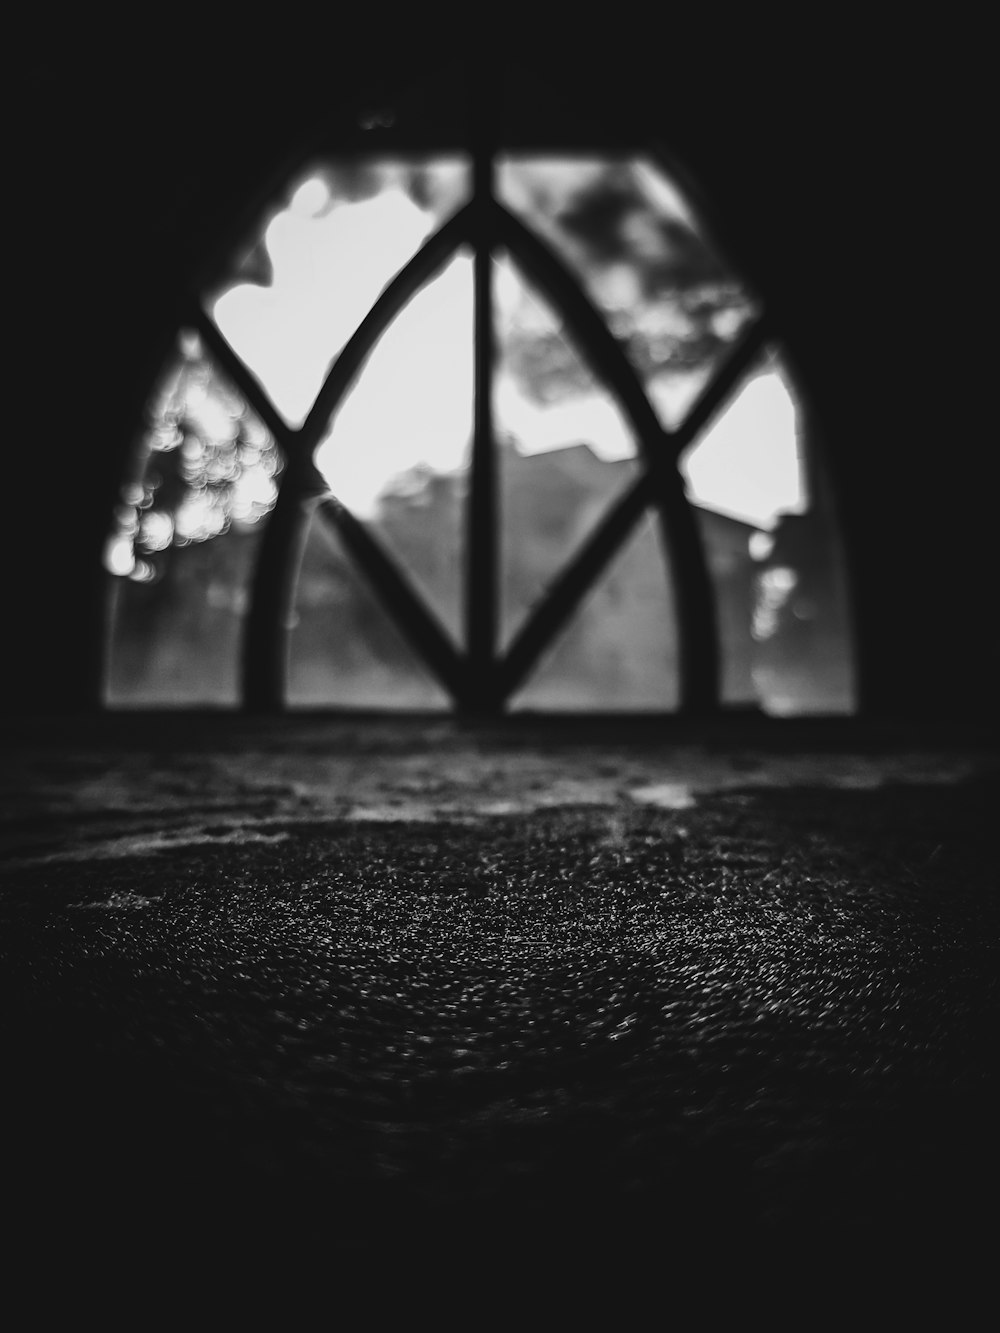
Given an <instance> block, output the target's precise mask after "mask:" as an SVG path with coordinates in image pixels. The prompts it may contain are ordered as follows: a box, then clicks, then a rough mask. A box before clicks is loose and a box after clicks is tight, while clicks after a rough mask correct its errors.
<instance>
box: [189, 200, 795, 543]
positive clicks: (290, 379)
mask: <svg viewBox="0 0 1000 1333" xmlns="http://www.w3.org/2000/svg"><path fill="white" fill-rule="evenodd" d="M314 186H315V187H316V188H313V187H314ZM324 190H325V187H323V186H321V185H320V183H319V182H310V181H307V182H305V183H304V184H303V185H302V186H301V187H300V188H299V190H298V191H297V192H296V194H295V196H294V199H293V201H292V207H290V208H289V209H287V210H285V211H284V212H282V213H279V214H278V215H277V216H276V217H275V218H274V219H273V220H272V222H271V223H270V225H269V226H268V228H267V231H266V234H265V243H266V246H267V250H268V253H269V255H270V258H271V263H272V266H273V272H274V279H273V283H272V285H271V286H270V287H267V288H263V287H258V286H254V285H251V284H243V285H241V286H238V287H235V288H233V289H232V290H230V291H229V292H227V293H226V294H225V295H223V296H222V297H220V298H219V299H218V301H217V302H216V303H215V306H214V311H213V313H214V318H215V320H216V322H217V324H218V325H219V328H220V329H221V331H222V333H223V334H224V336H225V337H226V339H227V340H228V341H229V342H230V344H231V345H232V346H233V348H234V349H235V350H236V352H237V353H238V354H239V355H240V356H241V357H242V358H243V360H244V361H245V362H246V363H247V365H248V366H249V367H250V368H251V369H252V370H253V371H254V373H255V374H256V375H257V376H258V377H259V378H260V380H261V382H262V383H263V385H264V387H265V388H266V389H267V391H268V393H269V394H270V395H271V397H272V399H273V401H274V403H275V406H276V407H277V408H278V409H279V411H280V412H281V413H282V414H283V415H284V416H285V418H286V420H288V421H289V423H290V424H292V425H300V424H301V422H302V421H303V420H304V419H305V417H306V414H307V413H308V411H309V408H310V407H311V405H312V403H313V401H314V399H315V396H316V393H317V392H318V390H319V388H320V386H321V384H322V382H323V379H324V377H325V375H326V372H327V370H328V368H329V366H330V364H331V362H332V361H333V359H334V358H335V356H336V355H337V353H338V352H339V351H340V349H341V348H342V347H343V345H344V344H345V343H346V341H347V340H348V338H349V337H350V336H351V334H352V333H353V332H354V330H355V329H356V328H357V326H358V324H359V323H360V322H361V320H362V319H363V318H364V316H365V315H366V314H367V313H368V310H369V309H370V308H371V306H372V304H373V302H374V301H375V300H376V299H377V297H378V295H379V293H380V292H381V291H382V289H383V288H384V287H385V286H386V284H387V283H388V282H389V281H390V280H391V278H392V277H393V276H394V275H395V273H396V272H398V270H399V269H400V268H402V267H403V265H404V264H405V263H406V262H407V261H408V260H409V259H410V258H411V256H412V255H413V254H415V253H416V251H417V250H418V249H419V248H420V245H421V244H422V243H423V241H424V240H425V238H426V237H427V235H428V234H429V233H430V232H431V231H432V230H433V229H434V227H435V226H436V220H435V218H434V216H433V215H432V214H431V213H430V212H425V211H424V210H422V209H420V208H419V207H418V206H417V205H416V204H415V203H414V202H413V201H412V200H411V199H410V198H409V197H408V196H407V195H406V194H404V192H403V191H402V190H401V189H399V188H398V187H391V188H389V189H386V190H383V191H382V192H380V193H379V194H377V195H375V196H374V197H373V198H370V199H367V200H364V201H362V202H359V203H341V204H337V205H335V206H334V207H332V208H329V209H328V210H327V211H325V212H324V211H322V210H323V208H324V206H325V205H326V203H327V196H326V194H324ZM515 289H516V285H515V284H514V283H513V281H512V277H511V275H509V274H507V273H505V271H504V268H503V265H500V266H499V268H498V274H497V283H496V291H497V300H498V303H500V304H504V303H506V302H508V301H511V300H513V299H514V296H515ZM472 310H473V302H472V260H471V257H469V256H468V255H467V254H465V253H459V254H457V255H456V256H455V258H454V259H453V260H452V261H451V263H450V264H449V265H448V266H447V267H446V268H445V270H444V271H443V272H442V274H441V275H440V276H439V277H438V278H436V279H435V280H434V281H433V282H432V283H431V284H429V285H428V286H427V287H425V288H424V289H423V290H422V291H421V292H420V293H418V295H417V296H416V297H415V298H414V299H413V301H411V302H410V304H409V305H408V306H407V307H406V309H405V310H404V311H403V312H402V313H401V314H400V316H399V317H398V318H397V319H396V320H395V321H394V322H393V324H392V325H391V326H390V327H389V328H388V329H387V330H386V332H385V334H384V335H383V337H382V338H381V339H380V341H379V343H378V344H377V345H376V346H375V348H374V349H373V351H372V353H371V356H370V358H369V361H368V363H367V365H366V366H365V368H364V369H363V370H362V372H361V375H360V376H359V378H358V380H357V381H356V383H355V385H354V387H353V389H352V390H351V392H350V393H349V394H348V396H347V398H346V399H345V401H344V402H343V403H342V405H341V408H340V411H339V412H338V414H337V417H336V419H335V421H334V422H333V426H332V429H331V431H330V433H329V434H328V436H327V438H326V440H325V441H324V442H323V443H322V444H321V445H320V447H319V449H318V451H317V456H316V461H317V465H318V466H319V468H320V470H321V471H322V472H323V474H324V475H325V476H326V477H327V479H328V481H329V483H330V486H331V489H332V490H333V491H334V493H335V494H336V495H337V496H338V497H339V498H340V499H342V500H343V501H344V502H345V503H346V504H347V505H349V506H350V507H351V508H352V509H354V510H355V511H356V512H358V513H359V514H361V515H369V514H371V513H372V512H373V510H374V507H375V503H376V500H377V497H378V495H379V494H380V493H381V492H382V491H383V490H384V488H385V486H386V484H387V483H388V482H390V481H391V480H392V479H393V478H394V477H395V476H397V475H398V474H399V473H400V472H402V471H405V470H406V469H408V468H410V467H412V466H414V465H416V464H418V463H424V464H427V465H429V466H430V467H432V468H434V469H435V470H437V471H453V470H455V469H457V468H459V467H461V466H462V465H463V464H464V462H465V460H466V458H467V454H468V449H469V443H470V439H471V432H472V384H473V369H472V366H473V363H472V354H473V347H472V342H473V339H472ZM703 382H704V375H702V376H700V377H697V378H696V377H689V378H688V379H686V380H684V379H680V378H679V377H677V376H676V375H670V376H662V377H660V378H659V379H658V380H656V381H655V382H654V383H653V384H652V386H651V388H650V391H651V394H652V396H653V398H654V400H655V404H656V407H657V409H658V410H659V411H660V412H661V414H662V416H663V419H664V420H667V421H677V420H679V419H680V417H681V415H682V414H683V411H684V410H685V408H686V407H687V406H689V405H690V403H691V401H693V398H694V396H695V394H696V393H697V390H698V389H699V388H700V387H701V384H702V383H703ZM494 392H495V401H494V409H495V413H496V418H497V427H498V430H500V431H501V432H509V433H511V434H513V436H514V437H515V439H516V440H517V443H518V445H519V446H520V447H521V448H522V449H523V450H524V451H525V452H527V453H537V452H541V451H543V450H549V449H554V448H559V447H561V446H564V445H569V444H578V443H586V444H589V445H590V446H591V447H592V448H593V449H594V451H595V453H597V454H598V455H599V456H601V457H603V458H608V459H616V458H627V457H632V456H634V455H635V452H636V448H635V440H634V439H633V437H632V433H631V431H630V429H629V427H628V425H627V423H626V421H625V420H624V418H623V417H622V414H621V412H620V411H619V409H618V407H617V406H616V404H615V401H614V399H613V398H611V397H610V396H609V395H606V394H604V393H601V392H593V393H582V394H579V395H577V396H574V397H570V398H567V399H564V400H563V401H562V402H559V403H555V404H551V405H548V406H542V405H540V404H538V403H536V402H534V401H533V400H532V399H530V398H529V397H527V396H526V395H525V394H524V393H523V392H522V390H521V389H520V387H519V385H518V384H517V382H516V381H515V379H514V378H513V377H512V376H510V375H509V374H503V373H500V374H498V376H497V378H496V382H495V385H494ZM682 471H683V473H684V476H685V478H686V480H687V483H688V490H689V494H690V496H691V498H692V499H693V500H696V501H698V502H700V503H701V504H704V505H706V506H709V507H710V508H714V509H718V510H721V511H722V512H725V513H728V514H731V515H733V516H734V517H737V518H741V519H744V520H745V521H748V522H751V523H754V524H757V525H758V526H761V527H770V526H772V524H773V522H774V520H775V516H776V515H777V513H779V512H780V511H784V510H798V509H801V508H802V506H803V499H804V497H803V495H802V489H801V478H800V468H799V464H798V456H797V448H796V430H795V405H794V401H793V399H792V397H791V394H790V393H789V390H788V388H787V386H786V384H785V383H784V381H783V379H782V377H781V375H780V374H779V373H778V372H777V371H769V372H766V373H765V374H762V375H759V376H757V377H756V378H755V379H753V380H752V381H751V382H750V383H748V384H747V385H746V387H745V388H744V389H743V390H742V392H741V393H739V394H738V395H737V397H736V398H735V399H734V400H733V402H732V403H731V404H730V406H729V408H728V409H727V410H726V411H725V412H724V413H723V414H722V415H721V416H720V417H719V418H718V419H717V421H716V423H715V424H714V425H713V426H712V427H711V428H710V429H709V430H708V431H707V432H706V433H705V435H704V436H703V437H702V440H701V442H700V443H699V444H698V446H697V447H696V448H695V449H694V450H690V451H688V453H687V455H686V456H685V458H684V459H683V460H682Z"/></svg>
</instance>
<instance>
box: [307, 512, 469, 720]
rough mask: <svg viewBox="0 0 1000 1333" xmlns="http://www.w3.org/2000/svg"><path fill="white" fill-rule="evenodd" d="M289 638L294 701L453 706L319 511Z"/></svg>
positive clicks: (313, 522)
mask: <svg viewBox="0 0 1000 1333" xmlns="http://www.w3.org/2000/svg"><path fill="white" fill-rule="evenodd" d="M289 639H290V645H289V663H288V702H289V703H290V704H291V705H293V706H294V705H299V706H302V707H304V706H312V707H323V706H327V707H353V708H396V709H407V708H413V709H445V708H448V707H449V706H450V701H449V699H448V697H447V695H446V694H445V692H444V690H442V689H441V687H440V686H439V685H438V684H437V682H436V681H435V680H434V679H433V677H432V676H431V675H430V673H429V672H428V671H427V669H426V668H425V667H424V665H423V663H422V662H421V661H420V660H419V658H418V657H417V655H416V654H415V653H414V652H413V650H412V649H411V647H410V645H409V643H408V642H407V641H406V639H404V637H403V635H402V634H401V633H400V631H399V630H398V629H397V628H396V626H395V624H394V623H393V622H392V620H391V619H390V618H389V615H388V613H387V612H386V611H385V609H384V608H383V606H382V604H381V602H380V601H379V600H378V598H377V597H376V596H375V594H374V593H373V592H372V590H371V589H370V587H369V586H368V584H367V582H366V581H365V578H364V575H363V574H362V573H361V572H360V571H359V570H358V569H357V567H356V566H355V565H354V563H353V562H352V560H351V558H350V556H349V555H348V554H347V552H346V551H345V550H344V547H343V545H342V543H341V542H340V539H339V537H338V536H337V534H336V532H335V531H334V530H333V528H332V527H331V526H330V524H329V522H328V521H327V520H326V519H324V518H323V516H322V515H321V514H319V513H318V512H317V513H314V514H313V516H312V518H311V520H310V524H309V529H308V532H307V535H306V542H305V548H304V552H303V557H302V564H301V567H300V570H299V578H298V584H297V587H296V594H295V603H294V609H293V613H292V619H291V632H290V635H289Z"/></svg>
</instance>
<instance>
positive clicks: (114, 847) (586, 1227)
mask: <svg viewBox="0 0 1000 1333" xmlns="http://www.w3.org/2000/svg"><path fill="white" fill-rule="evenodd" d="M0 782H2V788H0V790H2V798H3V803H2V826H0V882H2V891H0V931H2V934H0V956H2V968H3V977H4V988H5V1000H4V1004H3V1010H2V1012H3V1024H4V1032H3V1049H4V1052H5V1056H4V1059H5V1063H6V1071H7V1092H6V1093H5V1100H6V1103H7V1105H8V1109H9V1110H10V1111H11V1112H12V1129H11V1131H10V1132H9V1136H8V1142H9V1143H10V1144H11V1145H12V1146H11V1151H10V1156H9V1161H8V1167H9V1169H8V1172H7V1184H8V1193H7V1197H8V1199H9V1200H11V1199H12V1200H14V1201H15V1202H16V1208H17V1209H18V1214H17V1215H18V1216H20V1217H21V1218H22V1219H24V1220H23V1222H22V1226H23V1227H24V1228H27V1229H29V1230H31V1229H32V1228H34V1231H35V1232H37V1234H39V1235H40V1236H45V1235H48V1234H49V1232H50V1231H51V1229H52V1226H53V1220H54V1219H58V1220H59V1222H60V1224H61V1226H63V1227H64V1228H65V1227H66V1226H67V1219H69V1223H68V1226H69V1231H70V1234H72V1228H73V1227H74V1226H76V1227H79V1229H80V1232H81V1234H84V1233H87V1232H89V1231H92V1230H93V1229H94V1228H98V1229H100V1228H101V1227H106V1226H107V1225H108V1222H107V1218H108V1217H112V1218H114V1219H117V1223H118V1227H119V1230H120V1229H121V1226H122V1224H123V1221H125V1220H126V1219H127V1225H128V1227H129V1228H130V1229H133V1228H134V1229H137V1230H138V1232H139V1233H140V1234H146V1233H148V1232H150V1231H151V1230H152V1229H154V1228H155V1227H157V1226H163V1224H164V1222H169V1225H172V1226H186V1225H195V1224H197V1225H199V1226H201V1227H205V1228H208V1229H210V1230H211V1229H215V1230H216V1231H220V1230H231V1228H232V1227H233V1226H234V1224H236V1223H241V1224H242V1225H244V1226H247V1225H249V1226H251V1227H252V1228H255V1229H263V1230H267V1229H268V1228H271V1229H273V1230H275V1231H283V1232H288V1231H289V1230H295V1229H301V1230H311V1231H312V1232H313V1233H314V1234H316V1233H317V1230H318V1231H319V1232H322V1233H323V1234H329V1235H331V1236H332V1235H337V1236H339V1237H340V1238H341V1239H343V1238H344V1237H345V1236H349V1237H351V1238H352V1239H354V1240H358V1239H359V1238H365V1237H368V1238H369V1239H371V1238H372V1237H376V1236H377V1237H379V1243H383V1244H384V1243H385V1237H386V1235H387V1234H388V1228H389V1227H391V1226H395V1225H397V1224H401V1228H400V1233H399V1234H403V1235H405V1234H406V1232H407V1228H417V1229H419V1230H420V1231H421V1232H423V1233H427V1232H428V1231H429V1232H430V1233H431V1234H437V1235H440V1236H441V1237H444V1236H446V1235H448V1236H454V1235H456V1234H458V1233H460V1232H462V1233H465V1236H466V1239H467V1240H468V1237H469V1236H470V1235H472V1236H475V1235H476V1234H478V1233H479V1232H481V1233H482V1234H483V1235H485V1234H486V1229H487V1228H491V1227H497V1226H499V1227H501V1228H503V1227H506V1228H509V1229H512V1230H517V1229H518V1228H521V1229H525V1234H527V1229H530V1228H535V1229H536V1231H537V1234H538V1235H539V1236H540V1237H544V1236H545V1235H549V1236H550V1237H551V1236H558V1235H561V1234H563V1233H567V1232H570V1231H574V1230H576V1231H578V1232H584V1231H588V1232H589V1233H590V1234H591V1235H592V1236H593V1235H598V1236H600V1235H607V1236H612V1235H615V1236H620V1235H624V1234H626V1233H627V1234H630V1235H634V1236H639V1235H640V1234H641V1236H642V1238H643V1239H644V1241H645V1242H646V1243H648V1244H651V1245H653V1246H654V1247H656V1246H660V1247H662V1248H661V1255H662V1254H663V1253H668V1252H676V1251H672V1250H671V1248H670V1247H671V1246H676V1245H678V1244H681V1243H685V1244H688V1245H690V1244H691V1243H692V1241H694V1242H695V1243H696V1244H697V1245H708V1246H709V1247H713V1246H714V1247H718V1246H722V1245H724V1244H726V1243H727V1242H731V1243H733V1244H737V1245H738V1244H740V1243H742V1238H748V1237H751V1238H754V1239H755V1240H756V1241H757V1242H761V1241H763V1242H764V1243H773V1244H774V1245H776V1246H777V1245H788V1244H789V1243H791V1242H792V1241H793V1240H797V1241H798V1242H799V1243H802V1242H803V1241H805V1243H806V1244H807V1245H812V1246H820V1245H822V1244H824V1243H826V1242H827V1241H829V1240H830V1239H831V1238H837V1237H839V1238H841V1239H842V1238H844V1237H850V1238H851V1241H852V1243H854V1244H856V1245H857V1246H858V1247H859V1249H860V1250H862V1251H867V1252H869V1253H871V1252H872V1251H876V1252H877V1251H879V1249H884V1248H885V1247H886V1246H887V1244H889V1243H890V1241H895V1242H897V1243H902V1244H904V1245H906V1244H910V1243H911V1242H912V1243H916V1242H918V1241H920V1240H922V1239H923V1240H926V1239H927V1238H930V1239H931V1240H933V1241H939V1240H944V1239H946V1238H951V1239H956V1238H958V1239H959V1240H960V1243H961V1244H962V1245H963V1246H966V1247H970V1252H971V1249H972V1248H974V1247H975V1246H977V1245H978V1244H979V1243H980V1242H983V1241H985V1240H986V1239H987V1238H988V1237H989V1235H990V1234H991V1232H992V1235H993V1237H994V1238H995V1226H994V1223H993V1218H994V1215H995V1212H996V1194H997V1184H998V1176H997V1169H996V1168H997V1158H996V1152H995V1138H996V1127H995V1122H996V1105H997V1103H996V1093H997V1086H996V1074H997V1064H996V1042H995V1032H996V1026H997V1017H998V998H1000V997H998V970H997V962H998V943H1000V896H998V892H997V889H998V884H1000V876H998V874H997V870H996V865H995V857H994V848H995V828H996V823H997V819H998V815H1000V806H998V795H1000V755H998V751H997V749H996V748H994V747H993V746H991V745H990V744H988V743H984V742H981V741H980V740H978V739H977V738H976V737H975V736H972V735H969V734H965V735H962V736H955V735H952V736H947V735H942V734H938V735H936V736H933V737H931V738H930V739H928V737H927V736H926V735H924V736H923V737H920V738H916V737H914V736H913V735H911V734H908V733H906V732H905V731H901V730H897V731H896V732H893V731H891V730H889V729H883V730H882V732H881V733H876V732H874V731H873V730H872V729H870V728H869V729H867V730H865V729H863V728H859V727H858V726H856V725H852V724H848V723H846V722H842V723H832V722H831V723H828V724H820V723H816V724H812V725H809V724H805V723H801V724H797V725H793V724H787V725H786V724H781V725H780V726H778V727H777V728H773V727H772V728H771V729H770V730H768V729H767V728H766V727H761V726H759V725H744V726H741V727H735V728H730V729H728V730H727V729H725V728H721V727H716V728H715V729H714V730H712V729H708V730H705V729H702V730H699V729H697V728H695V727H694V726H693V725H692V726H687V727H682V726H680V725H679V724H674V725H673V726H669V725H666V724H662V723H656V722H652V721H650V722H646V723H642V724H627V723H624V722H618V723H615V722H600V721H593V722H591V723H588V724H586V725H583V724H570V723H568V722H567V723H563V724H561V725H553V726H549V727H545V726H541V725H537V726H534V727H532V726H530V725H524V724H522V725H520V726H514V727H512V728H510V729H501V728H494V729H489V728H478V729H477V728H467V727H466V728H463V727H462V726H460V725H459V724H456V723H452V722H445V721H433V720H431V721H428V720H424V721H420V720H410V721H397V722H395V723H387V722H384V721H381V722H380V721H366V720H364V719H357V720H354V721H351V720H341V721H336V720H331V719H315V718H292V719H287V720H285V721H283V722H280V723H269V724H265V723H255V722H251V721H248V720H242V719H238V718H220V717H217V716H216V717H212V716H208V717H204V718H196V717H190V716H188V717H177V718H169V717H159V718H157V717H145V718H140V717H136V718H129V717H120V716H119V717H117V718H110V719H105V720H103V721H101V720H92V721H90V722H80V721H78V722H75V723H72V724H60V723H55V722H52V721H49V722H41V721H31V720H27V721H25V722H23V723H20V724H8V725H7V726H6V729H5V736H4V760H3V764H2V771H0ZM984 1218H987V1219H988V1221H987V1222H986V1223H984V1221H983V1219H984ZM435 1228H436V1229H437V1230H436V1231H435ZM33 1234H34V1232H33ZM101 1234H102V1235H103V1234H105V1233H104V1232H101ZM113 1234H117V1233H115V1232H112V1231H109V1232H107V1235H108V1236H109V1237H110V1236H111V1235H113ZM518 1234H520V1232H518ZM109 1244H110V1240H109ZM442 1244H444V1241H443V1240H442ZM807 1326H808V1325H807Z"/></svg>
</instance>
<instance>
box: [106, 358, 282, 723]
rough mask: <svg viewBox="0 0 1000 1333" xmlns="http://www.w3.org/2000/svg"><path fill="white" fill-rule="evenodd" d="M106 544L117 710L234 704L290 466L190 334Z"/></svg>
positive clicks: (157, 403)
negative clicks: (252, 606)
mask: <svg viewBox="0 0 1000 1333" xmlns="http://www.w3.org/2000/svg"><path fill="white" fill-rule="evenodd" d="M148 422H149V424H148V427H147V429H146V430H145V432H144V433H143V435H142V438H141V440H140V441H139V446H138V448H137V450H136V452H135V455H134V457H133V464H132V470H131V475H130V476H129V478H128V479H127V480H126V481H125V483H124V485H123V486H122V488H121V492H120V499H119V503H118V505H117V507H116V509H115V518H114V528H113V531H112V533H111V535H110V536H109V539H108V542H107V546H106V548H105V566H106V568H107V569H108V571H109V574H110V576H111V595H110V602H111V617H110V644H109V661H108V670H107V675H106V681H105V698H106V701H107V702H108V703H109V704H111V705H136V706H159V705H170V704H181V705H200V704H211V705H232V704H235V703H237V702H238V700H239V653H240V641H241V633H242V623H243V617H244V613H245V610H246V606H247V600H248V589H249V585H250V578H251V575H252V570H253V567H254V562H255V560H256V552H257V547H258V544H259V541H260V536H261V530H262V527H263V522H264V520H265V516H266V515H267V513H268V512H269V511H270V510H271V509H272V508H273V505H274V501H275V497H276V494H277V488H276V485H275V478H276V476H277V474H278V472H279V471H280V466H281V465H280V462H279V457H278V452H277V450H276V448H275V444H274V441H273V440H272V438H271V436H270V434H269V432H268V431H267V430H266V428H265V427H264V426H263V425H262V424H261V423H260V422H259V421H258V419H257V418H256V417H255V416H254V415H253V413H252V412H251V411H250V410H249V408H248V407H247V405H246V403H245V402H244V401H243V399H242V398H241V397H240V395H239V394H238V393H236V392H235V391H234V390H233V389H232V388H231V386H230V385H229V384H228V383H227V382H226V381H225V380H224V379H223V378H222V376H221V375H219V373H218V372H217V371H216V369H215V368H214V366H213V365H212V363H211V361H210V360H209V359H208V358H207V357H206V356H205V355H204V353H203V351H202V348H201V345H200V343H199V341H198V339H197V338H196V337H195V336H194V335H192V334H183V335H182V336H181V339H180V355H179V356H178V357H177V359H176V360H175V361H174V362H173V363H172V364H171V366H170V367H169V368H168V370H167V371H166V373H165V374H164V375H163V377H162V379H161V382H160V385H159V387H158V389H157V391H156V393H155V394H154V396H153V399H152V401H151V402H150V404H149V409H148Z"/></svg>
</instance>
